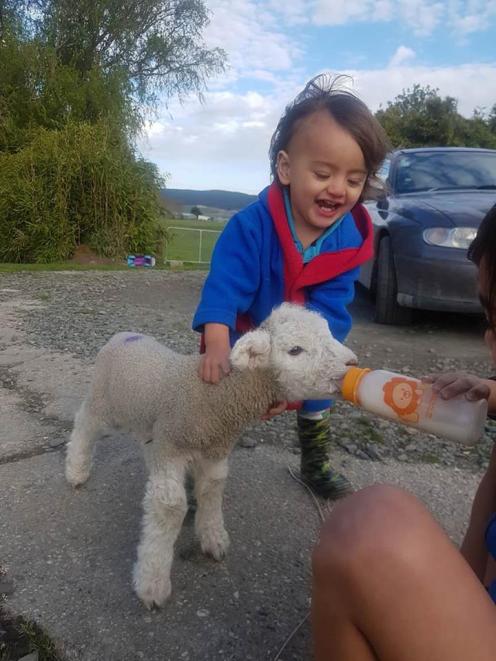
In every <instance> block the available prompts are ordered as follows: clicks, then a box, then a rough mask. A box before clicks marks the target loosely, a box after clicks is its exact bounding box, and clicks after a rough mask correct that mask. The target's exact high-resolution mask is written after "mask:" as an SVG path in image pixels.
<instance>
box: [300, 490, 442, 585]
mask: <svg viewBox="0 0 496 661" xmlns="http://www.w3.org/2000/svg"><path fill="white" fill-rule="evenodd" d="M430 519H431V517H430V515H429V514H428V512H427V511H426V510H425V508H424V507H423V505H422V504H421V503H420V501H418V500H417V499H416V498H415V497H414V496H413V495H411V494H409V493H408V492H406V491H403V490H402V489H399V488H397V487H393V486H387V485H374V486H371V487H368V488H366V489H362V490H361V491H358V492H357V493H355V494H353V495H351V496H349V497H348V498H346V499H344V500H343V501H341V502H340V503H338V504H337V505H336V507H335V508H334V510H333V511H332V513H331V514H330V516H329V518H328V519H327V520H326V522H325V523H324V525H323V526H322V530H321V534H320V539H319V541H318V543H317V544H316V546H315V549H314V551H313V555H312V567H313V573H314V578H316V579H319V578H322V579H323V578H324V577H325V576H326V575H327V576H330V575H333V576H335V575H336V574H347V575H348V576H351V577H353V576H357V577H360V578H361V577H362V576H363V572H371V571H374V569H373V568H374V566H381V565H383V564H384V563H391V562H394V559H395V558H397V559H401V558H404V557H406V556H407V555H408V556H411V554H412V550H413V549H414V547H415V545H416V544H418V540H419V538H420V539H421V538H422V536H421V535H418V531H419V529H421V527H422V526H425V525H426V523H427V521H429V520H430Z"/></svg>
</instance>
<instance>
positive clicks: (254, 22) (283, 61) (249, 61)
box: [204, 0, 300, 79]
mask: <svg viewBox="0 0 496 661" xmlns="http://www.w3.org/2000/svg"><path fill="white" fill-rule="evenodd" d="M208 7H209V9H210V10H211V12H212V16H211V22H210V25H209V26H208V27H207V29H206V30H205V35H204V36H205V41H206V43H207V44H208V45H209V46H210V47H220V48H223V49H224V50H225V51H226V52H227V54H228V56H229V63H230V66H231V67H232V70H233V73H232V76H234V77H239V76H243V75H249V76H250V77H251V76H252V73H253V71H255V72H256V75H257V77H258V78H260V79H261V78H262V77H266V78H270V75H271V72H274V71H284V70H288V69H290V68H291V67H292V66H293V64H294V60H295V58H297V57H298V56H299V55H300V48H299V47H298V46H297V45H296V44H295V43H294V42H293V41H292V40H291V39H290V38H289V36H288V35H286V34H285V33H284V31H283V30H281V27H280V25H279V24H278V22H277V20H276V16H275V14H274V13H273V12H272V11H271V8H270V6H269V4H267V3H264V2H257V1H256V0H211V1H210V2H209V3H208Z"/></svg>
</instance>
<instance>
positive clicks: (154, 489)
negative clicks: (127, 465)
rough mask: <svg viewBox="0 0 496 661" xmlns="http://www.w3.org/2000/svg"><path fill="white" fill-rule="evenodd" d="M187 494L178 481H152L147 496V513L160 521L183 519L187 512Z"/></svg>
mask: <svg viewBox="0 0 496 661" xmlns="http://www.w3.org/2000/svg"><path fill="white" fill-rule="evenodd" d="M187 508H188V506H187V501H186V492H185V490H184V487H183V485H182V484H180V483H179V482H177V481H176V480H160V481H151V482H150V483H149V484H148V486H147V491H146V496H145V513H150V514H152V515H153V516H154V517H155V518H157V519H159V520H162V519H163V520H164V521H167V520H171V519H172V518H177V517H182V516H183V515H184V514H185V513H186V511H187Z"/></svg>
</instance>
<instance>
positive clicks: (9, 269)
mask: <svg viewBox="0 0 496 661" xmlns="http://www.w3.org/2000/svg"><path fill="white" fill-rule="evenodd" d="M164 224H165V226H166V227H167V228H169V227H171V226H172V227H179V228H189V229H202V230H215V233H214V232H204V233H203V235H202V246H201V255H200V257H201V261H202V263H200V264H199V263H198V262H197V260H198V255H199V237H200V234H199V233H198V232H190V231H187V230H186V231H181V230H171V239H170V241H169V245H168V246H167V247H166V255H164V256H162V257H157V263H156V265H155V267H154V268H155V269H166V270H169V269H172V270H175V271H194V270H200V271H202V270H207V269H208V268H209V263H210V256H211V254H212V250H213V248H214V245H215V242H216V241H217V239H218V237H219V234H217V232H220V231H222V230H223V229H224V226H225V223H224V222H222V221H208V222H207V221H201V220H199V221H195V220H176V219H174V218H170V219H167V220H164ZM165 257H167V262H166V263H164V259H165ZM171 262H172V264H171ZM128 270H130V267H128V266H127V264H126V262H125V261H124V260H122V262H118V263H115V264H76V263H75V262H71V261H67V262H54V263H52V264H14V263H3V264H2V263H0V274H1V273H18V272H21V271H29V272H39V271H40V272H41V271H128ZM136 270H139V271H144V270H146V269H142V268H140V269H136ZM0 661H1V660H0Z"/></svg>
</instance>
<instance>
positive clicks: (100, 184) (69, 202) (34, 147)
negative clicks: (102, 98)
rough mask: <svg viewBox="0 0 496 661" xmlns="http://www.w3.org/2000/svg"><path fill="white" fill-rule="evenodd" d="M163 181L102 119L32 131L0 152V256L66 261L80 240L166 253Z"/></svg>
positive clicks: (106, 247)
mask: <svg viewBox="0 0 496 661" xmlns="http://www.w3.org/2000/svg"><path fill="white" fill-rule="evenodd" d="M162 183H163V182H162V180H161V177H160V176H159V174H158V170H157V168H156V167H155V166H154V165H153V164H151V163H149V162H147V161H144V160H143V159H139V158H136V156H135V154H134V151H133V150H132V149H131V148H130V147H129V145H128V142H127V140H126V138H125V137H124V135H123V134H121V133H120V132H119V131H118V130H117V129H115V128H112V127H110V126H109V125H108V124H107V123H105V122H97V123H96V124H87V123H68V124H67V125H66V126H65V127H64V128H62V129H59V130H50V129H46V128H41V127H37V128H35V129H32V130H31V132H30V135H29V140H28V141H27V142H26V143H25V146H24V147H22V148H20V149H19V151H17V152H13V153H7V152H4V153H0V261H9V262H51V261H59V260H65V259H68V258H70V257H71V256H72V254H73V252H74V250H75V248H76V246H78V245H80V244H82V243H85V244H88V245H90V246H91V247H92V248H93V249H94V250H95V251H96V252H97V253H99V254H101V255H105V256H107V257H122V256H124V255H125V254H126V253H128V252H151V253H153V254H158V255H161V254H162V252H163V245H164V242H165V240H166V231H165V229H163V226H162V225H161V224H160V222H159V221H160V217H161V215H162V214H163V210H162V209H163V208H162V206H161V203H160V197H159V191H160V187H161V185H162Z"/></svg>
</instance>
